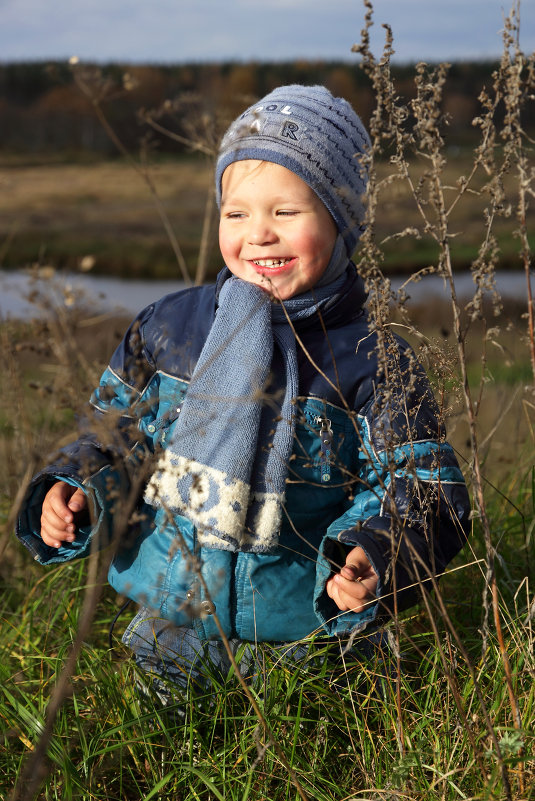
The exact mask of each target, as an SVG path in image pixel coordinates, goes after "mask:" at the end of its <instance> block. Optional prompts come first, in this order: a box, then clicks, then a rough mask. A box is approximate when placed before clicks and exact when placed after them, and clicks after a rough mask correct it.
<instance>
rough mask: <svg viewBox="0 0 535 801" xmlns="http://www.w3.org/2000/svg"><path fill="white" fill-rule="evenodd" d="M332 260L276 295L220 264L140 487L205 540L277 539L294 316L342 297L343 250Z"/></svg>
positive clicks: (295, 384)
mask: <svg viewBox="0 0 535 801" xmlns="http://www.w3.org/2000/svg"><path fill="white" fill-rule="evenodd" d="M342 259H343V264H342ZM329 268H330V269H329ZM329 268H328V269H327V271H326V274H325V275H324V276H323V278H324V279H325V278H327V280H328V278H329V277H332V276H333V275H334V276H336V277H335V280H331V281H330V282H329V283H327V284H325V285H322V284H323V282H320V284H319V285H317V286H316V287H314V289H313V290H311V291H309V292H306V293H303V294H302V295H298V296H296V297H293V298H290V299H289V300H285V301H284V302H283V304H279V303H273V302H272V300H271V299H270V296H269V295H268V294H267V293H266V292H265V291H264V290H262V289H260V288H259V287H258V286H256V285H254V284H251V283H248V282H246V281H243V280H241V279H238V278H235V277H234V276H232V274H231V273H230V271H229V270H227V269H226V268H225V270H223V271H222V272H221V273H220V275H219V276H218V284H217V290H216V291H217V301H218V307H217V312H216V316H215V319H214V323H213V325H212V327H211V329H210V332H209V334H208V337H207V339H206V342H205V344H204V347H203V349H202V351H201V354H200V356H199V360H198V362H197V365H196V367H195V370H194V372H193V375H192V377H191V383H190V386H189V389H188V391H187V394H186V397H185V400H184V404H183V407H182V410H181V412H180V416H179V418H178V421H177V423H176V426H175V430H174V432H173V435H172V437H171V439H170V441H169V444H168V447H167V448H166V450H165V452H164V453H163V455H162V457H161V458H160V461H159V463H158V465H157V468H156V471H155V473H154V475H153V476H152V478H151V480H150V482H149V485H148V487H147V491H146V499H147V500H148V501H149V502H150V503H152V504H154V505H155V506H163V507H164V508H165V509H167V510H168V511H170V512H172V513H174V514H175V513H178V514H181V515H183V516H185V517H187V518H188V519H189V520H191V522H192V523H193V524H194V525H195V526H196V528H197V536H198V541H199V543H200V544H201V545H203V546H204V547H209V548H217V549H221V550H230V551H255V552H267V551H271V550H273V549H274V548H276V546H277V544H278V534H279V529H280V524H281V518H282V506H283V502H284V495H285V485H286V477H287V473H288V462H289V459H290V456H291V453H292V448H293V438H294V429H295V401H296V399H297V397H298V395H299V375H298V363H297V352H296V341H295V335H294V331H293V327H292V325H291V323H296V322H298V321H299V320H303V319H305V318H307V317H311V316H312V315H314V314H317V313H321V311H322V309H325V308H327V307H329V306H330V305H331V304H332V303H334V302H336V300H337V298H339V297H340V294H339V293H340V290H341V288H342V286H343V285H344V283H345V280H346V277H347V272H346V271H347V269H348V260H347V256H345V255H344V256H342V254H341V252H339V251H338V252H337V248H336V247H335V253H333V258H332V259H331V262H330V265H329ZM350 269H354V267H351V268H350ZM329 273H330V275H329ZM288 318H289V320H290V321H291V323H289V322H288ZM274 381H275V382H278V383H275V384H274V383H273V382H274Z"/></svg>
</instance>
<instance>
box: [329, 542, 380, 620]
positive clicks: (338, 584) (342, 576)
mask: <svg viewBox="0 0 535 801" xmlns="http://www.w3.org/2000/svg"><path fill="white" fill-rule="evenodd" d="M377 582H378V577H377V573H376V572H375V570H374V569H373V567H372V566H371V564H370V563H369V561H368V558H367V557H366V554H365V552H364V551H363V550H362V548H358V547H357V548H353V549H352V550H351V551H349V553H348V554H347V557H346V563H345V565H344V566H343V568H342V569H341V570H340V572H339V573H336V574H335V575H334V576H331V577H330V579H329V580H328V582H327V584H326V585H325V588H326V590H327V595H328V596H329V598H332V599H333V601H334V602H335V604H336V606H337V607H338V609H340V611H341V612H348V611H349V610H350V609H351V610H352V611H353V612H362V611H363V610H364V609H365V608H366V605H367V603H368V602H369V601H371V600H373V598H375V591H376V589H377Z"/></svg>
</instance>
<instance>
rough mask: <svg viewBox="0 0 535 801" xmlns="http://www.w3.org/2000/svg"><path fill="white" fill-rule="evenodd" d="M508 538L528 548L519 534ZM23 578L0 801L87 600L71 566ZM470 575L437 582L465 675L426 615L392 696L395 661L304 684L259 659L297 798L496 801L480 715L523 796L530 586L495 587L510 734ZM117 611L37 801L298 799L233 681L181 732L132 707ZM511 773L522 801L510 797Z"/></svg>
mask: <svg viewBox="0 0 535 801" xmlns="http://www.w3.org/2000/svg"><path fill="white" fill-rule="evenodd" d="M509 523H511V521H510V520H509ZM503 533H504V536H507V538H508V540H509V544H508V549H507V551H506V552H505V559H506V565H507V568H509V567H511V565H509V564H508V562H507V554H508V552H509V548H511V547H512V545H513V542H511V540H510V534H511V532H510V531H508V530H507V529H506V528H505V529H504V531H503ZM513 541H514V544H516V546H517V547H518V546H519V545H520V547H522V546H521V544H520V543H519V542H518V539H517V537H514V538H513ZM474 545H475V547H477V537H476V539H475V540H474V542H473V546H474ZM512 568H513V572H514V571H515V566H514V564H513V565H512ZM517 568H518V565H517ZM24 573H25V576H26V586H27V587H30V589H29V590H28V591H27V592H26V593H25V594H24V595H21V592H20V590H21V587H20V584H19V585H18V586H17V582H16V581H14V580H12V581H10V582H8V587H9V591H8V592H7V593H6V595H5V597H4V600H3V602H2V643H1V647H0V664H1V665H2V683H1V687H0V699H1V700H0V717H1V719H2V722H3V727H2V728H3V748H2V750H1V752H0V760H1V762H0V764H1V766H2V771H1V776H2V778H1V779H0V785H3V787H2V789H3V792H4V793H6V796H3V797H7V793H8V792H9V790H10V789H11V787H12V784H13V783H14V782H15V780H16V778H17V776H18V775H19V774H20V771H21V767H22V765H23V764H24V760H25V759H27V757H28V754H29V753H31V751H32V749H34V748H35V746H36V743H37V742H38V740H39V736H40V734H41V732H42V730H43V728H44V720H45V714H46V705H47V701H48V699H49V694H50V692H51V689H52V686H53V683H54V680H55V677H56V676H57V674H58V673H59V671H60V670H61V668H62V664H63V661H64V659H65V657H66V654H67V651H68V649H69V648H70V646H71V643H72V641H73V640H74V637H75V633H76V629H77V625H78V613H79V609H80V605H81V600H82V596H83V594H84V581H85V571H84V568H83V566H81V565H77V566H68V567H62V568H59V569H56V570H54V571H49V572H47V573H45V574H43V573H41V572H40V571H38V570H37V569H35V568H33V567H32V566H28V565H25V566H24ZM477 573H478V571H477V569H475V570H474V569H473V568H469V567H468V568H466V569H465V570H464V571H462V572H461V573H460V574H455V573H452V574H451V575H450V576H449V577H448V578H447V579H446V580H445V581H444V583H443V585H442V596H443V598H444V601H445V604H446V608H447V610H448V614H449V615H451V619H452V622H453V623H454V625H455V626H456V629H457V633H458V635H459V637H460V638H461V640H462V643H463V647H464V649H465V650H466V652H467V653H469V654H470V658H471V660H472V670H470V669H469V668H468V666H467V664H466V662H465V659H464V658H463V655H462V653H461V652H460V649H459V647H458V645H457V644H456V642H455V639H454V637H453V636H452V634H451V632H450V631H448V628H449V626H448V624H447V623H445V621H444V619H442V621H441V620H440V616H438V615H437V616H436V618H435V621H438V633H437V632H433V630H432V628H431V627H430V625H429V621H428V620H427V619H426V615H425V613H424V612H422V611H420V612H413V613H412V615H411V616H408V617H406V618H405V619H404V620H402V621H401V622H400V633H399V643H400V646H401V650H402V653H403V656H402V660H401V665H402V670H403V673H402V675H401V678H400V681H399V686H398V684H397V682H396V679H395V675H394V672H395V671H394V669H393V668H394V667H395V665H394V663H393V662H392V657H391V656H390V657H387V660H386V664H385V663H383V664H381V663H377V662H364V663H359V662H354V661H353V660H352V659H351V658H350V657H346V660H345V666H344V667H342V668H340V667H338V668H337V669H336V670H335V671H330V670H329V669H327V668H326V667H324V668H323V669H319V670H316V671H312V670H311V671H310V672H309V673H303V672H302V671H300V672H296V671H289V670H287V669H283V668H281V667H280V666H278V665H274V664H273V663H272V662H270V661H269V657H267V658H266V659H267V661H266V667H265V672H264V683H263V685H262V686H260V687H256V688H253V691H254V692H255V694H256V697H257V699H258V701H259V703H260V706H261V708H262V711H263V714H264V715H265V718H266V719H267V721H268V723H269V725H270V727H271V729H272V731H273V732H274V734H275V736H276V738H277V741H278V742H279V744H280V745H281V746H282V748H283V749H284V751H285V754H286V757H287V759H288V761H289V763H290V765H291V767H292V770H293V771H294V772H295V774H296V776H297V777H298V779H299V781H300V783H301V784H302V786H303V788H304V791H305V792H306V794H307V797H309V798H311V799H318V801H319V800H320V799H321V801H324V800H325V801H327V799H328V800H329V801H331V800H334V799H337V801H338V800H341V799H350V798H355V799H356V798H387V799H405V798H411V799H430V798H444V799H465V798H478V799H483V798H489V799H490V798H502V797H503V787H502V782H501V773H500V770H499V766H498V759H497V754H496V752H495V747H494V745H493V743H492V741H491V739H490V738H489V732H488V728H487V726H486V722H485V718H486V717H487V716H489V717H490V720H491V721H492V727H493V731H494V733H495V735H496V738H497V742H498V744H499V747H500V749H501V751H502V755H503V760H504V761H505V763H506V764H507V766H508V768H509V777H510V781H511V784H512V787H513V788H514V790H515V795H514V796H513V797H514V798H519V799H520V798H532V797H533V795H532V790H530V789H529V788H530V787H531V788H532V787H533V782H534V779H535V772H534V768H535V766H534V765H533V762H532V761H531V757H532V754H533V745H534V739H535V737H534V732H533V727H532V724H533V719H534V715H535V708H534V707H535V694H534V689H533V687H534V684H533V668H534V664H533V644H534V643H533V621H532V620H531V621H530V620H529V619H528V615H527V612H528V609H527V605H528V604H529V602H530V591H529V587H528V584H527V580H524V582H523V583H522V582H520V583H519V584H518V586H517V589H516V593H512V590H513V588H514V586H515V578H518V577H513V576H510V577H509V579H508V580H505V581H503V584H502V590H503V591H504V592H505V594H504V596H503V597H502V614H503V619H504V625H505V626H506V627H507V642H508V650H509V656H510V659H511V665H512V669H513V675H514V677H515V693H516V696H517V698H518V699H519V701H520V703H521V709H522V718H523V721H524V726H523V728H522V729H521V730H520V731H519V730H517V729H515V727H514V725H513V721H512V719H511V709H510V704H509V698H508V695H507V692H506V689H505V680H504V674H503V662H502V660H501V656H500V652H499V648H498V644H497V642H495V641H494V640H491V641H490V643H489V647H488V650H487V651H486V653H485V655H484V658H482V655H481V640H480V637H479V636H478V632H477V626H478V617H479V610H478V608H477V607H478V602H477V599H475V598H472V599H470V600H469V602H468V604H467V603H466V582H467V581H468V579H469V578H472V579H474V578H475V582H474V585H473V586H474V589H475V588H476V587H477V590H478V595H479V594H480V590H481V577H479V581H478V580H477ZM467 574H468V575H467ZM460 576H461V577H460ZM28 578H31V580H30V581H28ZM478 585H479V586H478ZM458 597H464V602H463V601H461V600H458ZM14 607H15V608H16V614H14V613H13V612H14ZM466 607H468V610H467V608H466ZM508 610H510V611H508ZM115 611H116V605H115V602H114V600H113V598H111V597H110V596H109V595H108V594H105V596H104V598H103V600H102V602H101V604H100V605H99V609H98V611H97V615H96V619H95V623H94V625H93V627H92V632H91V637H90V639H89V641H88V642H86V643H85V644H84V647H83V649H82V651H81V653H80V657H79V659H78V663H77V667H76V671H75V672H74V674H73V675H72V677H71V682H70V684H71V693H70V696H69V697H68V699H67V700H66V701H65V703H64V704H63V706H62V708H61V710H60V713H59V715H58V718H57V720H56V724H55V727H54V735H53V738H52V740H51V742H50V746H49V748H48V751H47V759H46V771H45V776H44V777H43V778H44V780H43V787H42V790H41V793H40V795H39V798H43V799H62V800H65V799H128V800H129V801H130V799H132V800H133V799H137V798H143V799H147V798H162V799H163V798H165V799H171V798H172V799H175V798H177V799H184V801H185V800H186V799H188V800H189V799H199V798H201V799H233V800H234V799H236V801H238V800H239V801H244V799H273V800H275V799H294V798H296V793H295V788H294V787H293V786H292V784H291V782H290V781H289V778H288V774H287V771H286V770H285V768H283V767H282V766H281V764H280V761H279V760H278V759H277V757H276V755H275V754H274V753H273V751H272V749H270V748H266V737H265V734H264V732H263V730H262V727H261V726H260V725H259V723H258V721H257V720H256V718H255V716H254V714H252V710H251V708H250V705H249V704H248V702H247V699H246V698H245V696H244V695H243V692H242V691H241V689H240V687H239V685H238V683H237V681H236V679H235V677H233V676H229V678H228V679H227V681H226V682H225V683H223V684H221V682H218V685H217V686H218V692H217V694H216V695H215V696H214V697H212V705H210V706H207V705H206V703H207V699H203V698H202V696H201V697H200V698H197V699H196V702H195V704H194V703H193V702H192V701H191V700H190V701H188V702H187V703H186V720H185V723H177V722H176V720H175V719H174V718H173V716H172V714H168V713H166V712H164V711H162V709H161V708H160V707H159V706H158V704H157V703H156V702H155V701H154V699H151V698H148V699H142V698H140V696H139V693H138V692H137V691H136V687H135V675H134V674H135V671H134V668H133V665H132V664H131V663H130V662H129V661H128V660H127V657H126V654H125V653H124V650H123V649H122V646H121V645H120V644H118V643H117V638H115V639H114V648H115V650H114V651H113V652H110V651H109V649H108V647H107V631H108V626H109V625H110V623H111V619H112V617H113V615H114V613H115ZM467 611H469V614H467ZM120 628H121V625H119V630H120ZM475 683H477V685H478V690H479V695H478V693H477V692H476V690H475ZM398 694H399V696H400V697H401V704H400V705H398V701H397V699H398V697H399V696H398ZM481 698H482V699H484V702H483V704H482V703H481V700H480V699H481ZM204 700H206V703H205V704H203V701H204ZM171 711H172V710H171ZM521 771H522V772H523V782H524V786H525V787H527V788H528V789H527V791H526V792H525V794H522V793H520V792H519V782H520V776H521Z"/></svg>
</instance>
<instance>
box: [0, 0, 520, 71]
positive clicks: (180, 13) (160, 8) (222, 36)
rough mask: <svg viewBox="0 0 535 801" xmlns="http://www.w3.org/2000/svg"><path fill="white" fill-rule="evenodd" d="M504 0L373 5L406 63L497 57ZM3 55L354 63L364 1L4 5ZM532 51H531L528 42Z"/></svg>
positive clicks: (93, 0)
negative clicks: (342, 61) (386, 23)
mask: <svg viewBox="0 0 535 801" xmlns="http://www.w3.org/2000/svg"><path fill="white" fill-rule="evenodd" d="M502 5H503V3H502V0H374V9H375V11H374V23H375V24H374V26H373V28H372V46H373V49H374V52H376V53H377V52H379V53H380V52H381V50H382V46H383V42H384V30H383V29H382V27H381V24H382V23H383V22H389V23H390V24H391V26H392V29H393V32H394V47H395V50H396V54H397V58H398V60H401V61H408V60H411V61H415V60H451V59H455V58H462V57H464V58H466V59H468V58H473V57H481V56H497V55H499V53H500V52H501V37H500V29H501V28H502V27H503V11H502ZM0 8H1V16H2V22H1V25H0V58H2V60H4V61H8V60H12V59H18V60H21V59H40V58H68V57H69V56H70V55H73V54H76V55H78V56H79V57H80V58H83V59H85V60H99V61H109V60H116V61H137V62H143V61H145V62H147V61H149V62H178V61H192V60H195V61H206V60H216V61H217V60H234V59H242V60H245V61H247V60H251V59H256V60H260V61H262V60H292V59H296V58H323V59H352V58H353V59H356V56H354V55H353V56H352V55H351V45H352V44H353V43H354V42H355V41H358V40H359V39H360V30H361V28H362V26H363V22H364V12H365V9H364V4H363V3H362V2H359V0H336V2H332V0H331V2H329V1H328V0H224V2H222V1H221V0H193V2H192V1H191V0H84V1H83V2H81V1H80V0H79V2H75V3H73V2H72V0H54V1H53V2H48V3H46V2H45V1H44V0H0ZM521 16H522V24H521V43H524V42H527V43H529V44H530V45H531V43H532V42H533V41H534V40H535V3H529V4H528V3H524V4H523V5H522V7H521ZM524 46H525V47H526V49H528V46H527V45H524Z"/></svg>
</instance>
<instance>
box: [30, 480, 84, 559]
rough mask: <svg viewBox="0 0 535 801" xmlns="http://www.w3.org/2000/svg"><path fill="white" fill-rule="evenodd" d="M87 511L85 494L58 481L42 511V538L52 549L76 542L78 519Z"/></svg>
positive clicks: (51, 489)
mask: <svg viewBox="0 0 535 801" xmlns="http://www.w3.org/2000/svg"><path fill="white" fill-rule="evenodd" d="M86 510H87V498H86V495H85V492H84V491H83V490H81V489H80V488H79V487H73V486H71V484H66V483H65V482H64V481H58V482H56V484H54V485H53V486H52V487H51V488H50V489H49V490H48V492H47V494H46V495H45V499H44V501H43V508H42V511H41V538H42V540H43V542H44V543H45V544H46V545H49V546H50V547H51V548H59V547H60V545H61V543H62V542H74V539H75V532H76V519H77V517H79V516H80V513H83V512H85V511H86Z"/></svg>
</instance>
